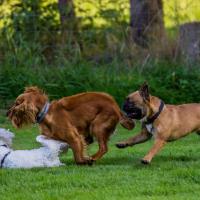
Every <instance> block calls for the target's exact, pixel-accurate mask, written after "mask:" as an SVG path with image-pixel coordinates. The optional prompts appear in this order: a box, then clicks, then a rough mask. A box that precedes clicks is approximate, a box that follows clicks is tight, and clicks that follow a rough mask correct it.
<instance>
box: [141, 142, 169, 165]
mask: <svg viewBox="0 0 200 200" xmlns="http://www.w3.org/2000/svg"><path fill="white" fill-rule="evenodd" d="M165 144H166V141H165V140H162V139H155V143H154V145H153V147H152V148H151V150H150V151H149V153H148V154H147V155H146V156H145V157H144V158H143V159H142V160H141V162H142V163H143V164H149V163H150V162H151V160H152V158H153V157H154V156H155V155H156V154H157V153H158V152H159V151H160V150H161V148H162V147H163V146H164V145H165Z"/></svg>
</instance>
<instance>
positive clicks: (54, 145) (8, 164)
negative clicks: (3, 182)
mask: <svg viewBox="0 0 200 200" xmlns="http://www.w3.org/2000/svg"><path fill="white" fill-rule="evenodd" d="M13 137H14V134H13V133H12V132H10V131H9V130H5V129H3V128H0V163H1V161H2V160H3V159H4V157H5V155H6V154H7V153H9V152H10V153H9V154H8V155H7V156H6V157H5V160H4V162H3V163H2V166H1V167H2V168H33V167H54V166H61V165H64V164H63V163H61V162H60V159H59V153H61V152H62V151H67V150H68V147H69V146H68V144H67V143H64V142H63V141H59V140H53V139H49V138H47V137H46V136H44V135H39V136H37V138H36V141H37V142H39V143H41V144H42V146H43V147H40V148H38V149H32V150H16V151H15V150H13V149H11V145H12V138H13Z"/></svg>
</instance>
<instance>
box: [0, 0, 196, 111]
mask: <svg viewBox="0 0 200 200" xmlns="http://www.w3.org/2000/svg"><path fill="white" fill-rule="evenodd" d="M163 3H164V21H165V27H166V30H167V34H168V36H169V38H170V39H169V42H168V44H169V48H170V51H171V49H173V48H174V43H175V42H174V41H176V38H177V33H178V32H177V30H178V27H179V25H180V24H181V23H183V22H189V21H195V20H199V19H200V6H198V2H197V0H192V1H190V0H183V1H179V0H174V1H166V0H164V1H163ZM74 7H75V14H76V22H78V27H77V29H75V30H68V31H69V32H70V31H73V33H72V35H74V37H75V40H74V38H72V37H70V35H69V33H68V35H67V36H68V37H66V38H65V40H63V33H62V29H61V24H60V16H59V9H58V1H56V0H35V1H32V0H7V1H2V4H1V5H0V13H1V14H0V17H1V18H0V19H1V20H0V97H1V101H2V104H1V105H2V107H5V106H7V104H9V102H10V101H12V100H13V99H14V98H15V97H16V96H17V95H18V94H19V93H20V92H22V91H23V89H24V87H25V86H27V85H38V86H39V87H41V88H43V89H45V91H46V92H47V93H48V94H49V95H50V98H51V99H53V98H60V97H62V96H66V95H72V94H75V93H78V92H82V91H94V90H97V91H105V92H108V93H110V94H112V95H113V96H114V97H115V98H116V100H117V101H118V103H119V104H121V103H122V101H123V99H124V97H125V96H126V95H127V94H128V93H129V92H131V91H134V90H136V89H138V87H139V85H140V84H141V83H142V82H143V81H144V80H147V81H148V82H149V84H150V86H151V91H152V93H153V94H154V95H158V96H160V97H161V98H162V99H163V100H164V101H166V102H168V103H181V102H192V101H195V102H199V95H198V94H199V92H200V89H199V88H200V87H199V79H200V75H199V69H198V68H199V64H198V63H197V64H196V65H193V64H192V65H188V64H187V63H184V62H182V61H180V60H179V57H177V56H176V54H174V53H173V54H171V53H169V52H168V47H166V48H165V47H164V48H161V47H159V45H158V47H157V49H156V50H154V49H150V50H148V51H145V50H143V49H140V48H138V47H136V46H135V44H133V43H131V42H130V40H129V18H130V13H129V9H130V8H129V7H130V6H129V1H128V0H126V1H123V0H118V1H114V0H97V1H93V0H74ZM191 69H192V70H191Z"/></svg>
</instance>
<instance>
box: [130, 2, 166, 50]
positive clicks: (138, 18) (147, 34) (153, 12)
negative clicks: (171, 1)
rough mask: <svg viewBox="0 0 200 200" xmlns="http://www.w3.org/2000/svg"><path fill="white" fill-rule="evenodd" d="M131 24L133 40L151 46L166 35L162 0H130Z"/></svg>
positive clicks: (144, 45)
mask: <svg viewBox="0 0 200 200" xmlns="http://www.w3.org/2000/svg"><path fill="white" fill-rule="evenodd" d="M130 13H131V19H130V26H131V37H132V39H133V41H134V42H135V43H136V44H138V45H140V46H142V47H145V48H146V47H149V45H150V44H151V43H152V42H154V41H155V40H157V41H158V40H162V39H163V37H165V29H164V22H163V3H162V0H130Z"/></svg>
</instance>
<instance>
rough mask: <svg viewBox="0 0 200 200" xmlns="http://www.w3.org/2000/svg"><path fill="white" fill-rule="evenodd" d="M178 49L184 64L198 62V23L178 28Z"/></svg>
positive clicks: (199, 27) (199, 29) (199, 25)
mask: <svg viewBox="0 0 200 200" xmlns="http://www.w3.org/2000/svg"><path fill="white" fill-rule="evenodd" d="M179 48H180V52H181V55H182V57H183V58H184V60H185V61H186V62H189V63H191V64H192V63H194V62H200V22H192V23H186V24H183V25H181V26H180V29H179Z"/></svg>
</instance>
